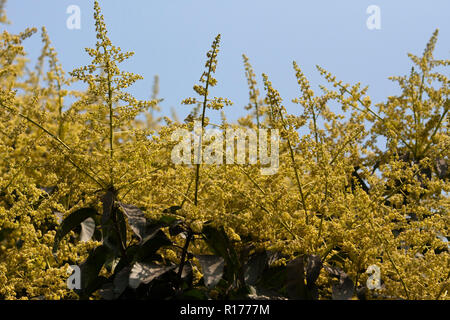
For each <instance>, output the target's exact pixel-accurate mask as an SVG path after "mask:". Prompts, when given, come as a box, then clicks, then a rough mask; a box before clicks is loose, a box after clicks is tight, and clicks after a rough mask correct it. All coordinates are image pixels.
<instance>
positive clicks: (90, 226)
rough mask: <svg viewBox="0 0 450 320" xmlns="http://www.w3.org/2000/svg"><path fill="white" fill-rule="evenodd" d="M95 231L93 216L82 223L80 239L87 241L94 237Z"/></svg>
mask: <svg viewBox="0 0 450 320" xmlns="http://www.w3.org/2000/svg"><path fill="white" fill-rule="evenodd" d="M94 231H95V221H94V219H92V218H91V217H89V218H87V219H86V220H84V221H83V222H82V223H81V233H80V241H82V242H86V241H89V240H91V239H92V236H93V235H94Z"/></svg>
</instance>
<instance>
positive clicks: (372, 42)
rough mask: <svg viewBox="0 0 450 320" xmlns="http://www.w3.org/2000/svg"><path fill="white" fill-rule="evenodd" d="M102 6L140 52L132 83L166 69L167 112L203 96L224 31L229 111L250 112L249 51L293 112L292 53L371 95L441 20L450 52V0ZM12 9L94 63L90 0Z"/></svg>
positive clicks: (444, 51) (111, 1) (64, 49)
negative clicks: (377, 13)
mask: <svg viewBox="0 0 450 320" xmlns="http://www.w3.org/2000/svg"><path fill="white" fill-rule="evenodd" d="M71 4H76V5H79V6H80V8H81V29H80V30H69V29H68V28H67V27H66V20H67V18H68V17H69V14H67V13H66V9H67V7H68V6H69V5H71ZM372 4H374V5H378V6H379V7H380V9H381V30H369V29H368V28H367V27H366V20H367V18H368V16H369V15H368V14H367V13H366V8H367V7H368V6H369V5H372ZM100 5H101V7H102V11H103V13H104V15H105V20H106V23H107V26H108V29H109V36H110V38H111V39H112V41H113V43H115V44H116V45H118V46H120V47H121V48H122V49H123V50H130V51H135V53H136V54H135V56H134V57H132V58H131V60H130V61H129V62H126V63H125V64H123V65H122V68H123V69H125V70H127V71H132V72H136V73H140V74H141V75H143V76H144V80H141V81H139V82H138V83H136V84H135V86H134V87H133V88H132V89H131V92H132V93H133V94H134V95H135V96H136V97H137V98H140V99H146V98H148V97H149V96H150V92H151V87H152V82H153V76H154V75H155V74H157V75H159V77H160V96H161V98H164V99H165V100H164V102H163V103H162V107H163V108H164V110H163V112H162V113H163V114H165V115H169V114H170V108H171V107H173V108H175V110H176V112H177V113H178V115H179V116H180V118H181V119H184V116H186V115H187V114H188V112H189V111H190V108H189V107H187V106H182V105H180V102H181V100H182V99H184V98H186V97H188V96H195V93H194V92H193V90H192V86H193V85H194V83H196V82H197V81H198V79H199V77H200V75H201V73H202V71H203V65H204V63H205V54H206V52H207V50H209V47H210V45H211V42H212V40H213V38H214V36H215V35H216V34H218V33H221V34H222V46H221V52H220V54H219V65H218V68H217V74H216V77H217V79H218V81H219V83H218V86H217V87H216V88H214V89H213V91H212V92H211V94H212V95H214V96H224V97H228V98H230V99H231V100H232V101H233V102H235V105H234V106H232V107H229V108H228V109H227V110H226V111H227V112H226V113H227V116H228V118H229V119H230V120H235V119H236V118H237V117H238V116H240V115H243V114H244V109H243V106H244V105H245V104H247V102H248V89H247V83H246V79H245V75H244V67H243V64H242V57H241V55H242V53H245V54H247V55H248V56H249V58H250V61H251V63H252V64H253V67H254V69H255V72H256V74H257V75H258V80H259V82H260V84H261V82H262V80H261V73H263V72H264V73H267V74H268V75H269V78H270V79H271V80H272V82H273V84H274V86H275V87H276V88H277V89H278V90H279V91H280V93H281V95H282V97H283V98H284V101H285V105H286V106H287V107H288V110H289V111H291V112H296V108H298V107H297V106H294V105H293V104H292V103H291V99H292V98H295V97H296V96H297V95H298V92H299V91H298V87H297V83H296V80H295V76H294V72H293V70H292V60H296V61H297V63H298V64H299V65H300V67H301V68H302V69H303V71H304V72H305V73H306V75H307V76H308V78H309V79H310V81H311V83H312V84H313V88H314V89H315V88H316V87H317V85H318V84H324V83H325V81H324V80H323V79H321V77H320V75H319V74H318V73H317V71H316V69H315V65H316V64H318V65H320V66H323V67H325V68H326V69H327V70H329V71H331V72H332V73H334V74H335V75H336V76H337V78H338V79H342V80H343V81H346V82H351V83H353V82H356V81H361V82H362V84H364V85H369V94H370V95H371V96H372V97H373V100H375V101H376V102H379V101H381V100H383V99H384V98H385V97H386V96H387V95H390V94H393V93H395V92H396V91H397V90H396V87H395V86H393V85H392V84H391V82H390V81H389V80H387V77H388V76H390V75H402V74H406V73H408V72H409V71H410V69H411V62H410V60H409V58H408V57H407V52H412V53H414V54H421V53H422V51H423V49H424V47H425V44H426V42H427V41H428V39H429V38H430V36H431V34H432V32H433V31H434V30H435V29H436V28H439V30H440V36H439V40H438V44H437V47H436V51H435V56H436V57H439V58H446V59H448V58H449V53H450V42H449V41H448V40H449V37H450V1H449V0H433V1H431V0H430V1H416V0H396V1H392V0H371V1H366V0H342V1H336V0H322V1H300V0H277V1H275V0H272V1H267V0H227V1H219V0H192V1H189V0H165V1H156V0H150V1H149V0H129V1H124V0H103V1H100ZM6 9H7V15H8V18H9V20H11V21H12V25H10V26H8V27H7V29H8V30H10V31H13V32H18V31H20V30H23V29H24V28H25V27H37V28H40V27H41V26H46V27H47V29H48V32H49V35H50V37H51V40H52V42H53V45H54V47H55V48H56V50H57V51H58V54H59V58H60V60H61V62H62V64H63V66H64V68H65V69H66V71H71V70H72V69H73V68H75V67H79V66H81V65H85V64H87V63H88V62H89V57H88V55H87V54H86V53H85V51H84V48H85V47H93V46H94V43H95V40H96V39H95V33H94V21H93V1H92V0H39V1H36V0H9V1H8V3H7V6H6ZM1 28H3V26H2V27H1ZM40 47H41V43H40V38H39V35H35V36H34V38H33V39H30V40H27V42H26V50H27V51H28V52H29V53H30V57H31V58H32V59H35V57H36V56H37V55H38V53H39V51H40ZM260 89H261V92H263V88H262V85H261V88H260ZM216 115H217V118H218V114H217V112H216ZM211 118H212V119H213V120H214V119H217V118H216V117H214V116H213V117H211Z"/></svg>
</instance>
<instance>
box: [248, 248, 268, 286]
mask: <svg viewBox="0 0 450 320" xmlns="http://www.w3.org/2000/svg"><path fill="white" fill-rule="evenodd" d="M267 266H268V256H267V253H266V252H265V251H264V252H260V253H256V254H254V255H252V256H251V257H250V259H249V260H248V262H247V264H246V266H245V270H244V280H245V283H246V284H248V285H255V284H256V283H257V282H258V280H259V279H260V277H261V275H262V273H263V272H264V270H265V269H266V267H267Z"/></svg>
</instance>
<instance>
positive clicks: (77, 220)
mask: <svg viewBox="0 0 450 320" xmlns="http://www.w3.org/2000/svg"><path fill="white" fill-rule="evenodd" d="M96 214H97V211H95V209H92V208H83V209H80V210H77V211H75V212H72V213H71V214H70V215H69V216H68V217H67V218H66V219H64V220H63V222H62V223H61V225H60V226H59V229H58V231H57V232H56V235H55V241H54V243H53V254H55V253H56V251H57V250H58V244H59V242H60V241H61V239H62V238H64V236H65V235H66V234H68V233H69V232H70V231H71V230H73V229H74V228H75V227H77V226H79V225H80V224H81V223H82V222H83V221H84V220H86V219H87V218H89V217H93V216H95V215H96Z"/></svg>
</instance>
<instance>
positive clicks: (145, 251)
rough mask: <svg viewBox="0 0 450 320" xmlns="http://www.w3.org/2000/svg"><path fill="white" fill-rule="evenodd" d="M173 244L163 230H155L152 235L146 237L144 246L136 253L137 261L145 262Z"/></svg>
mask: <svg viewBox="0 0 450 320" xmlns="http://www.w3.org/2000/svg"><path fill="white" fill-rule="evenodd" d="M171 244H172V242H171V241H170V240H169V239H168V238H167V236H166V235H165V233H164V232H162V231H161V230H155V231H154V232H153V233H152V234H150V235H147V236H145V238H144V240H143V242H142V245H141V246H140V247H139V249H138V250H137V252H136V255H135V260H136V261H143V260H144V259H146V258H147V257H148V256H151V255H153V254H155V253H156V251H158V249H159V248H161V247H163V246H170V245H171Z"/></svg>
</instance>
